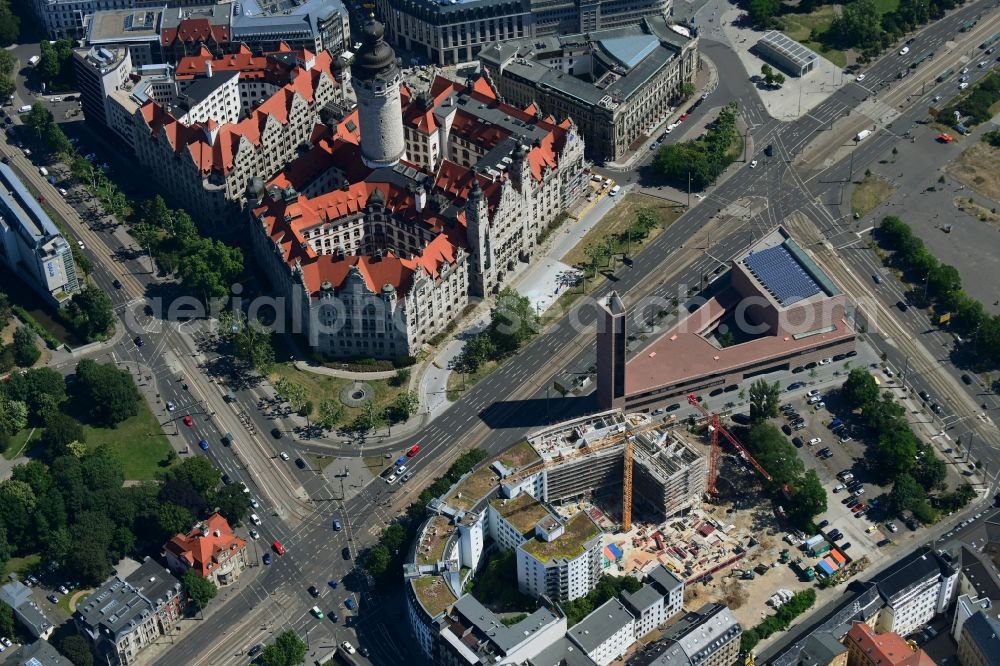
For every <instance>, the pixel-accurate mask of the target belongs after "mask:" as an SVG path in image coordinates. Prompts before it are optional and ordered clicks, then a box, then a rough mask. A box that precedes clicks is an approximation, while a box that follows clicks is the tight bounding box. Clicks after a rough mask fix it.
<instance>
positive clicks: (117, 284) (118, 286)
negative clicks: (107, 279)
mask: <svg viewBox="0 0 1000 666" xmlns="http://www.w3.org/2000/svg"><path fill="white" fill-rule="evenodd" d="M111 284H112V285H114V287H115V289H121V288H122V282H121V280H119V279H118V278H115V279H114V280H113V281H112V282H111Z"/></svg>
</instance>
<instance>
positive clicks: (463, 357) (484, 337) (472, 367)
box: [455, 333, 497, 374]
mask: <svg viewBox="0 0 1000 666" xmlns="http://www.w3.org/2000/svg"><path fill="white" fill-rule="evenodd" d="M496 353H497V350H496V345H494V344H493V338H491V337H490V336H489V334H487V333H477V334H476V335H473V336H472V337H471V338H469V339H468V340H467V341H466V343H465V346H464V347H463V348H462V351H461V353H459V355H458V358H457V359H455V369H456V370H458V371H459V372H465V373H468V374H473V373H475V372H476V371H477V370H479V368H480V367H481V366H482V364H483V363H486V361H489V360H490V359H492V358H494V357H495V356H496Z"/></svg>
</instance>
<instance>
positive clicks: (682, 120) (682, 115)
mask: <svg viewBox="0 0 1000 666" xmlns="http://www.w3.org/2000/svg"><path fill="white" fill-rule="evenodd" d="M687 117H688V114H686V113H682V114H681V117H680V118H678V119H677V122H679V123H682V122H684V121H685V120H687Z"/></svg>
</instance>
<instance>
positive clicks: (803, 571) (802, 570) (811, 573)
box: [792, 558, 816, 580]
mask: <svg viewBox="0 0 1000 666" xmlns="http://www.w3.org/2000/svg"><path fill="white" fill-rule="evenodd" d="M792 571H794V572H795V573H797V574H798V575H799V579H801V580H813V579H814V578H816V571H815V570H814V569H813V568H812V567H806V566H803V565H802V558H795V559H794V560H792Z"/></svg>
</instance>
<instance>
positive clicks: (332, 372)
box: [295, 361, 396, 381]
mask: <svg viewBox="0 0 1000 666" xmlns="http://www.w3.org/2000/svg"><path fill="white" fill-rule="evenodd" d="M295 367H296V368H298V369H299V370H302V371H303V372H312V373H314V374H317V375H326V376H327V377H340V378H342V379H357V380H360V381H365V380H366V379H389V378H390V377H394V376H395V375H396V370H373V371H372V372H355V371H353V370H340V369H338V368H330V367H327V366H325V365H317V364H315V363H310V362H309V361H295Z"/></svg>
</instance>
